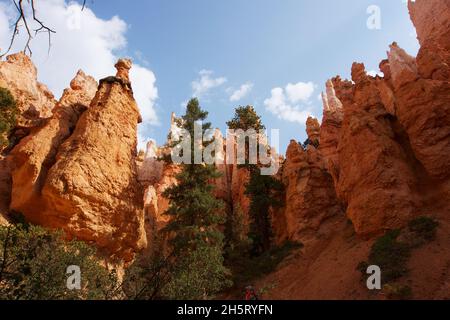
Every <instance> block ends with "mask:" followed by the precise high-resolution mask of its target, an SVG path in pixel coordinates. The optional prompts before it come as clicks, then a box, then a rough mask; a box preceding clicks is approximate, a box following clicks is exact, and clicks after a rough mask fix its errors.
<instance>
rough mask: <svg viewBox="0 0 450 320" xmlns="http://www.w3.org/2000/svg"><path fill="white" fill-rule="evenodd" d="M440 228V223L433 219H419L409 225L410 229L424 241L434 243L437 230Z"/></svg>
mask: <svg viewBox="0 0 450 320" xmlns="http://www.w3.org/2000/svg"><path fill="white" fill-rule="evenodd" d="M438 226H439V223H438V222H437V221H436V220H434V219H433V218H429V217H419V218H417V219H414V220H412V221H411V222H410V223H409V225H408V228H409V230H410V231H411V232H413V233H415V234H416V235H417V236H418V237H420V238H422V239H423V240H425V241H432V240H434V239H435V237H436V229H437V227H438Z"/></svg>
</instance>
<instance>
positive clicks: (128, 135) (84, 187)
mask: <svg viewBox="0 0 450 320" xmlns="http://www.w3.org/2000/svg"><path fill="white" fill-rule="evenodd" d="M116 67H117V69H118V72H117V76H116V77H109V78H106V79H104V80H102V81H101V82H100V85H99V86H97V83H96V81H95V80H94V79H93V78H91V77H89V76H87V75H85V74H84V73H83V72H82V71H80V72H78V74H77V75H76V77H75V78H74V79H73V80H72V82H71V85H70V88H68V89H66V90H65V91H64V94H63V96H62V98H61V100H60V101H59V102H58V103H57V104H56V107H55V109H54V112H53V116H52V117H51V118H50V119H48V120H47V121H46V122H45V124H44V125H43V126H42V127H40V128H38V129H37V130H35V131H32V133H31V134H30V135H29V136H28V137H26V138H25V139H23V140H22V141H21V142H20V143H19V144H18V145H17V146H16V147H15V148H14V149H13V150H12V151H11V153H10V154H9V156H8V158H9V162H10V164H11V168H12V172H11V176H12V192H11V204H10V208H11V209H12V210H15V211H18V212H21V213H22V214H23V215H24V216H25V218H26V219H27V220H28V221H29V222H32V223H35V224H39V225H42V226H44V227H49V228H55V229H62V230H64V231H65V233H66V234H67V236H68V237H69V238H77V239H80V240H83V241H86V242H89V243H93V244H95V245H96V246H97V247H98V248H99V249H100V251H101V252H103V253H107V254H108V255H109V256H110V257H111V258H118V259H121V260H124V261H131V260H132V259H133V257H134V254H135V253H136V252H138V251H140V250H141V249H142V248H144V247H145V246H146V237H145V230H144V213H143V191H142V188H141V185H140V184H139V182H138V174H137V168H136V145H137V125H138V123H139V121H140V114H139V110H138V108H137V105H136V102H135V100H134V98H133V92H132V89H131V84H130V82H129V80H128V71H129V69H130V68H131V61H129V60H119V62H118V63H117V65H116ZM124 114H126V115H127V116H126V117H124V116H123V115H124Z"/></svg>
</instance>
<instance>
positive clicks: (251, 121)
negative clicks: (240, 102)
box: [227, 106, 284, 255]
mask: <svg viewBox="0 0 450 320" xmlns="http://www.w3.org/2000/svg"><path fill="white" fill-rule="evenodd" d="M227 125H228V127H229V128H230V129H234V130H237V129H241V130H243V131H247V130H249V129H254V130H255V131H260V130H263V129H265V127H264V125H263V124H262V121H261V117H260V116H259V115H258V114H257V113H256V111H255V109H254V108H253V107H252V106H246V107H238V108H237V109H236V111H235V115H234V117H233V119H232V120H231V121H229V122H227ZM247 148H248V147H247ZM246 154H248V152H246ZM244 167H245V168H246V169H247V170H248V171H249V172H250V181H249V182H248V184H247V185H246V191H245V194H246V195H247V196H248V197H249V199H250V209H249V216H250V230H249V235H248V236H249V238H250V240H251V241H252V248H251V251H252V252H253V254H254V255H258V254H261V253H262V252H264V251H267V250H268V249H269V248H270V244H271V238H272V223H271V219H270V209H271V208H275V207H279V206H281V205H282V201H281V200H280V199H281V198H282V194H283V192H284V185H283V184H282V183H281V182H280V181H278V180H277V179H275V178H274V177H272V176H264V175H261V172H260V166H258V165H250V164H249V165H245V166H244Z"/></svg>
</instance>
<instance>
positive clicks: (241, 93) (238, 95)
mask: <svg viewBox="0 0 450 320" xmlns="http://www.w3.org/2000/svg"><path fill="white" fill-rule="evenodd" d="M252 89H253V83H251V82H247V83H244V84H243V85H242V86H241V87H240V88H239V89H238V90H236V91H234V92H233V94H232V95H231V96H230V101H231V102H235V101H239V100H242V99H243V98H244V97H245V96H247V94H249V93H250V91H252Z"/></svg>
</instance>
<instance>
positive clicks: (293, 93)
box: [286, 82, 314, 103]
mask: <svg viewBox="0 0 450 320" xmlns="http://www.w3.org/2000/svg"><path fill="white" fill-rule="evenodd" d="M313 92H314V83H312V82H307V83H306V82H299V83H296V84H292V83H289V84H288V85H287V86H286V94H287V96H288V98H289V100H290V101H291V102H292V103H297V102H299V101H302V102H305V101H308V100H309V98H311V95H312V94H313Z"/></svg>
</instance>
